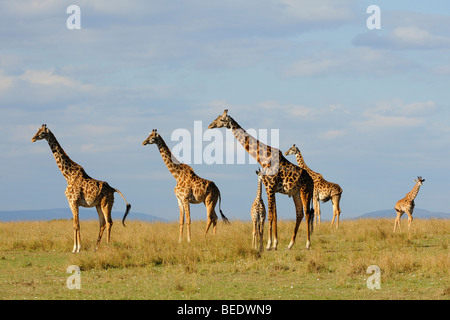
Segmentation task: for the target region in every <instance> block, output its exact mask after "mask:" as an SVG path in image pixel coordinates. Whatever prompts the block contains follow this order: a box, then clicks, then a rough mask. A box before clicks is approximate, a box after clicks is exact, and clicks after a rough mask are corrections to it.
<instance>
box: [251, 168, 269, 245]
mask: <svg viewBox="0 0 450 320" xmlns="http://www.w3.org/2000/svg"><path fill="white" fill-rule="evenodd" d="M256 174H257V175H258V189H257V191H256V198H255V200H254V201H253V204H252V209H251V211H250V213H251V216H252V220H253V242H252V246H254V247H255V249H256V250H258V249H259V251H260V252H262V250H263V235H264V220H265V219H266V207H265V206H264V201H263V199H262V179H263V178H262V174H261V170H259V169H258V171H256ZM258 238H259V247H258Z"/></svg>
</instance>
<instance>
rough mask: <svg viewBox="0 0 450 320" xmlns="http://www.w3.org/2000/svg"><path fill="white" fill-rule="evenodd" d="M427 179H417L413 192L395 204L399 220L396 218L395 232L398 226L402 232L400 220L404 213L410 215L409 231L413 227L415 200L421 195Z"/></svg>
mask: <svg viewBox="0 0 450 320" xmlns="http://www.w3.org/2000/svg"><path fill="white" fill-rule="evenodd" d="M424 181H425V179H422V177H417V179H415V180H414V182H415V183H416V184H415V185H414V187H413V188H412V190H411V191H410V192H408V193H407V194H406V196H405V197H404V198H403V199H401V200H398V201H397V203H396V204H395V211H396V212H397V218H395V222H394V232H395V229H396V227H397V225H398V228H399V229H400V231H401V227H400V218H401V217H402V215H403V213H405V212H406V214H407V215H408V230H409V228H410V227H411V222H412V220H413V217H412V214H413V211H414V207H415V204H414V199H415V198H416V197H417V194H418V193H419V189H420V186H421V185H422V184H423V183H424Z"/></svg>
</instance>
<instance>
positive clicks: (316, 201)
mask: <svg viewBox="0 0 450 320" xmlns="http://www.w3.org/2000/svg"><path fill="white" fill-rule="evenodd" d="M313 204H314V210H315V216H316V219H315V220H316V226H317V223H318V224H319V225H320V224H321V222H322V220H321V218H320V200H319V195H318V194H315V195H314V198H313Z"/></svg>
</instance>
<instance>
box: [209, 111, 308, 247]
mask: <svg viewBox="0 0 450 320" xmlns="http://www.w3.org/2000/svg"><path fill="white" fill-rule="evenodd" d="M208 128H209V129H214V128H228V129H230V130H231V131H232V133H233V135H234V136H235V138H236V140H237V141H239V143H240V144H241V145H242V146H243V147H244V149H245V150H246V151H247V152H248V153H249V154H250V155H251V156H252V157H253V158H255V159H256V161H257V162H258V163H259V164H260V165H261V167H262V169H263V170H262V171H263V172H262V174H263V177H262V181H263V183H264V187H265V189H266V194H267V200H268V207H269V214H268V222H269V239H268V242H267V247H266V249H267V250H271V249H274V250H276V249H277V245H278V232H277V208H276V200H275V194H276V193H281V194H286V195H289V196H291V197H292V198H293V200H294V206H295V213H296V221H295V227H294V233H293V235H292V238H291V241H290V243H289V245H288V249H290V248H292V246H293V245H294V243H295V237H296V236H297V231H298V227H299V226H300V223H301V221H302V219H303V216H304V214H303V212H305V215H306V217H305V218H306V223H307V225H308V226H307V228H306V238H307V241H306V248H308V249H309V248H310V246H311V241H310V235H311V233H312V231H313V226H312V222H313V217H314V210H313V209H310V204H311V199H312V196H313V191H314V183H313V180H312V178H311V177H310V176H309V174H308V172H307V171H306V170H303V169H301V168H300V167H298V166H296V165H294V164H292V163H290V162H289V161H288V160H287V159H286V158H285V157H284V156H283V154H282V153H281V151H280V150H278V149H276V148H272V147H270V146H267V145H265V144H264V143H262V142H260V141H259V140H257V139H256V138H254V137H252V136H251V135H249V134H248V133H247V132H246V131H245V130H244V129H243V128H242V127H241V126H240V125H239V124H238V123H237V122H236V121H235V120H234V119H233V118H232V117H230V116H229V115H228V110H225V111H224V112H223V114H222V115H219V116H218V117H217V118H216V119H215V120H214V121H213V122H212V123H211V124H210V125H209V127H208ZM272 238H273V239H272ZM272 240H273V242H272Z"/></svg>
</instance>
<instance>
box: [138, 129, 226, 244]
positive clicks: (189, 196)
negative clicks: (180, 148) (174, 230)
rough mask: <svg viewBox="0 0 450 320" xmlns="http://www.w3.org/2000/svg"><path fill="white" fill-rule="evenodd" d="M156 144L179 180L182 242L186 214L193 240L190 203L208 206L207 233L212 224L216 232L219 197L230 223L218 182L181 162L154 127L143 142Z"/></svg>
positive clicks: (188, 232)
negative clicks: (216, 208)
mask: <svg viewBox="0 0 450 320" xmlns="http://www.w3.org/2000/svg"><path fill="white" fill-rule="evenodd" d="M142 144H143V145H144V146H145V145H147V144H156V145H157V146H158V149H159V152H160V153H161V156H162V158H163V161H164V163H165V164H166V166H167V168H168V169H169V171H170V173H171V174H172V175H173V177H174V178H175V180H177V185H176V187H175V189H174V192H175V196H176V197H177V200H178V207H179V208H180V235H179V238H178V241H179V242H181V239H182V235H183V226H184V215H185V214H186V224H187V241H188V242H190V241H191V214H190V207H189V204H190V203H192V204H198V203H201V202H203V203H204V204H205V207H206V214H207V222H206V230H205V235H206V234H207V232H208V230H209V227H210V226H211V224H212V225H213V234H216V224H217V214H216V211H215V207H216V204H217V199H219V212H220V215H221V216H222V219H223V221H224V222H225V223H230V222H229V221H228V219H227V217H225V215H224V214H223V213H222V210H221V209H220V202H221V197H220V191H219V189H218V188H217V186H216V184H215V183H214V182H212V181H209V180H206V179H202V178H200V177H199V176H197V175H196V174H195V172H194V170H192V168H191V167H190V166H188V165H187V164H184V163H180V162H179V161H178V160H177V159H176V158H175V157H174V156H173V155H172V152H171V151H170V149H169V148H168V147H167V145H166V143H165V142H164V140H163V138H162V137H161V135H160V134H159V133H158V132H157V131H156V129H153V131H152V133H150V135H149V136H148V138H147V139H145V140H144V142H143V143H142Z"/></svg>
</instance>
